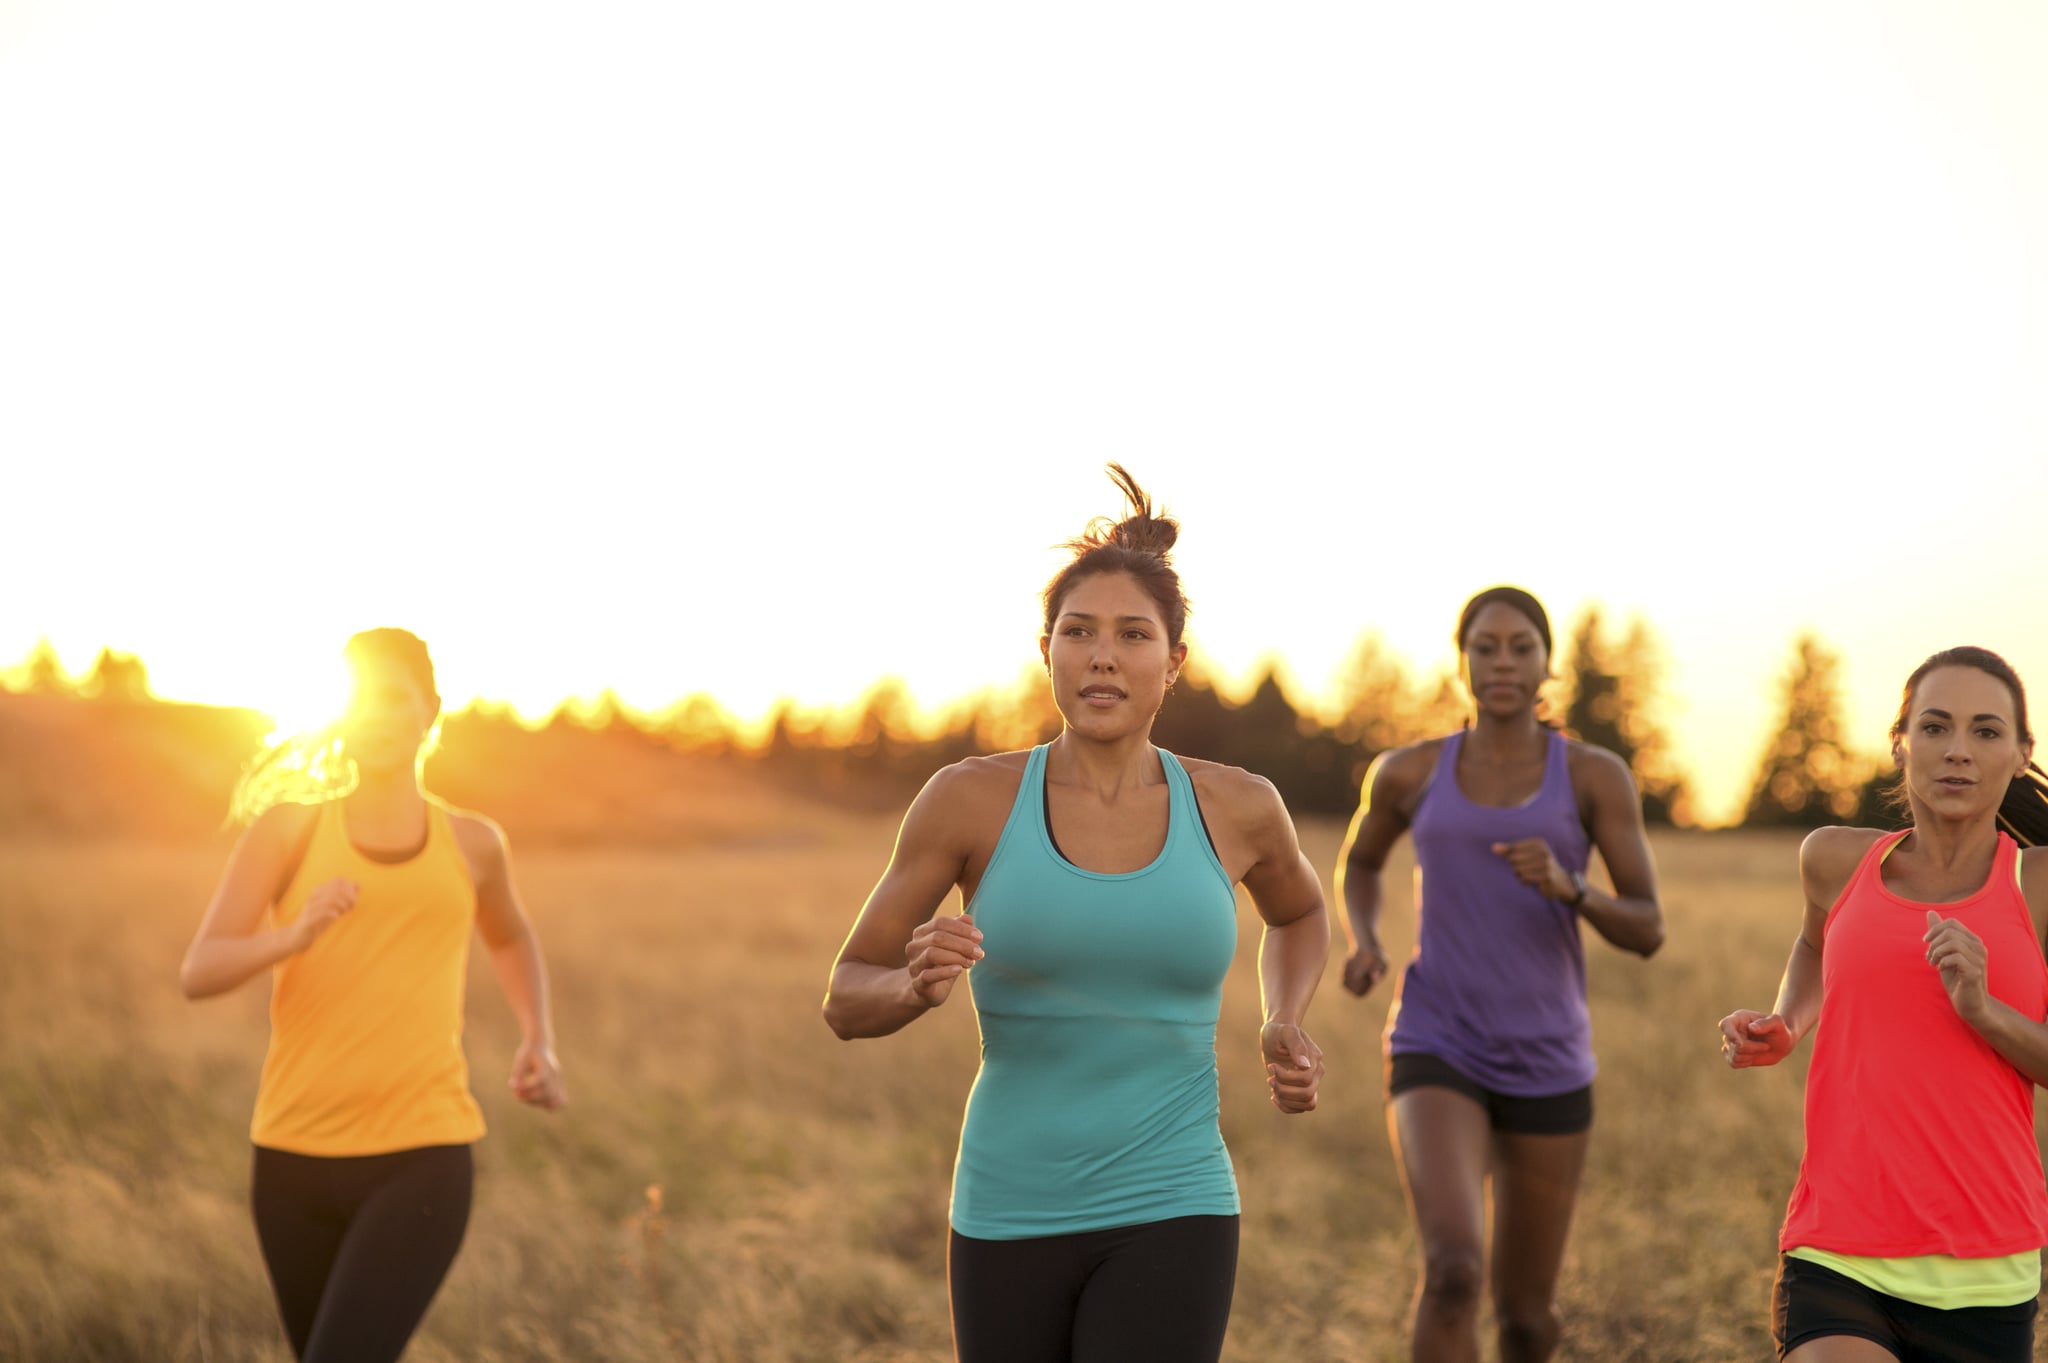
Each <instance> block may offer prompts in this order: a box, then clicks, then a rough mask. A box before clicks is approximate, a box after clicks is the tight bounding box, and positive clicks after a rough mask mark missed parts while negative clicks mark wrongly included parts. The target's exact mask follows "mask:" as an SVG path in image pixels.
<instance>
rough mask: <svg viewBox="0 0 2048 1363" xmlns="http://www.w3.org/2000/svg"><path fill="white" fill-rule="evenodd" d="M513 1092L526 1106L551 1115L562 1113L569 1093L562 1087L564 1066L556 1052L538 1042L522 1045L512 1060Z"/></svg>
mask: <svg viewBox="0 0 2048 1363" xmlns="http://www.w3.org/2000/svg"><path fill="white" fill-rule="evenodd" d="M511 1085H512V1093H513V1096H514V1097H516V1098H518V1099H519V1101H520V1102H522V1103H531V1104H533V1105H534V1106H535V1107H537V1108H541V1109H543V1110H544V1111H547V1112H555V1111H559V1110H560V1109H561V1107H562V1105H563V1104H565V1103H567V1102H568V1101H569V1094H568V1091H567V1090H566V1089H564V1088H563V1087H562V1067H561V1066H560V1065H559V1064H558V1063H556V1060H555V1053H554V1051H553V1049H551V1048H550V1047H547V1046H543V1045H540V1044H539V1043H538V1042H533V1041H528V1042H523V1043H521V1045H520V1047H519V1052H518V1054H516V1055H514V1056H513V1057H512V1079H511Z"/></svg>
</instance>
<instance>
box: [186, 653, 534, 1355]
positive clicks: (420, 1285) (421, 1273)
mask: <svg viewBox="0 0 2048 1363" xmlns="http://www.w3.org/2000/svg"><path fill="white" fill-rule="evenodd" d="M345 656H346V657H347V659H348V661H349V664H350V666H351V667H352V668H353V670H354V674H355V686H354V691H353V694H352V697H351V700H350V704H349V709H348V714H347V717H346V718H345V719H344V720H343V721H342V722H341V724H340V725H339V726H338V728H337V730H336V733H335V736H334V737H333V738H332V739H325V738H323V740H322V741H321V742H318V743H311V744H301V745H285V746H283V747H281V748H279V749H274V750H272V751H271V752H270V753H268V754H266V756H265V757H263V758H261V759H259V760H258V762H257V763H255V764H254V765H253V766H252V768H251V770H250V772H249V774H248V775H246V776H245V777H244V778H243V782H242V786H241V788H240V789H239V790H238V791H237V792H236V800H235V811H234V812H235V814H236V815H238V816H240V817H242V818H247V819H250V820H251V822H250V823H249V828H248V831H247V832H246V833H244V834H243V836H242V840H241V842H240V844H239V845H238V846H237V847H236V848H235V852H234V856H233V858H232V859H231V860H230V861H229V863H228V867H227V870H226V872H225V873H224V874H223V876H222V877H221V882H220V885H219V887H218V888H217V889H216V890H215V891H214V896H213V902H212V903H211V904H210V905H209V906H208V907H207V910H206V917H205V920H204V921H203V922H202V923H201V924H200V926H199V932H198V935H197V936H196V937H194V939H193V941H192V945H191V948H190V949H189V950H188V951H187V952H186V954H185V962H184V967H183V969H182V971H181V973H180V979H181V982H182V983H183V985H184V989H185V993H186V995H187V996H188V997H191V998H195V999H196V998H205V997H208V996H210V995H213V994H220V993H225V992H227V991H228V990H231V989H234V988H235V987H237V986H238V985H241V984H243V983H245V982H247V981H248V980H250V979H253V978H255V977H256V976H257V975H259V974H262V973H264V972H265V971H268V972H270V974H271V979H272V984H271V1000H270V1020H271V1032H270V1049H269V1053H268V1054H267V1055H266V1056H265V1058H264V1062H263V1077H262V1080H261V1083H260V1085H259V1087H258V1089H257V1096H256V1115H255V1119H254V1120H253V1121H252V1123H251V1124H250V1138H251V1140H252V1142H253V1143H254V1145H255V1160H254V1171H253V1174H252V1177H251V1181H250V1199H251V1202H252V1204H253V1207H254V1211H255V1218H256V1232H257V1239H258V1240H259V1241H260V1242H261V1245H262V1249H263V1260H264V1265H265V1267H266V1268H267V1269H268V1270H269V1273H270V1280H271V1286H272V1288H273V1289H274V1290H275V1292H276V1296H277V1305H278V1313H279V1315H280V1316H281V1317H282V1318H283V1322H284V1327H285V1333H286V1334H287V1336H289V1338H290V1340H291V1346H292V1352H293V1354H294V1355H295V1356H297V1357H298V1358H300V1359H303V1360H305V1363H342V1361H343V1360H346V1361H347V1363H389V1361H390V1360H394V1359H396V1358H397V1357H398V1356H399V1355H400V1354H401V1353H403V1352H404V1350H405V1345H406V1341H407V1340H408V1339H410V1338H411V1336H412V1332H413V1330H414V1329H415V1327H417V1326H418V1324H419V1322H420V1319H421V1317H423V1316H424V1315H425V1314H426V1310H427V1306H428V1304H429V1303H430V1302H431V1301H432V1300H433V1297H434V1294H435V1292H436V1291H437V1290H438V1289H439V1288H440V1285H441V1280H442V1278H443V1277H444V1276H445V1275H446V1274H447V1271H448V1267H449V1265H450V1264H451V1263H453V1262H454V1259H455V1253H456V1250H457V1249H458V1248H460V1246H461V1244H462V1235H463V1230H464V1228H465V1227H466V1226H467V1224H468V1220H469V1201H470V1180H471V1163H470V1145H471V1143H472V1142H474V1141H475V1140H477V1138H479V1137H480V1136H482V1135H483V1133H484V1122H483V1113H482V1112H481V1111H480V1110H479V1109H478V1107H477V1104H476V1099H475V1098H474V1097H472V1096H471V1094H470V1091H469V1070H468V1065H467V1063H466V1062H465V1060H464V1058H463V1053H462V1012H463V980H464V976H465V974H466V968H467V963H468V959H469V939H470V934H471V933H472V932H481V934H482V935H483V939H484V943H485V945H486V947H487V948H488V949H489V950H490V953H491V963H492V965H493V966H494V967H496V971H497V975H498V980H499V983H500V984H501V985H502V986H503V988H504V991H505V996H506V998H507V1000H508V1001H509V1002H510V1003H511V1005H512V1011H513V1013H514V1014H515V1015H516V1016H517V1017H518V1020H519V1027H520V1032H521V1035H522V1037H523V1041H522V1044H521V1045H520V1047H519V1051H518V1054H517V1056H516V1058H515V1059H514V1061H513V1067H512V1079H511V1085H512V1090H513V1092H514V1093H515V1094H516V1095H517V1096H518V1097H519V1098H520V1099H521V1100H522V1101H524V1102H527V1103H531V1104H533V1105H535V1106H537V1107H540V1108H544V1109H548V1110H553V1109H555V1108H558V1107H560V1106H561V1105H562V1101H563V1092H562V1077H561V1071H560V1069H559V1068H558V1067H557V1065H556V1063H555V1055H554V1034H553V1025H552V1023H551V1022H550V1021H549V1016H548V997H547V973H546V970H545V968H544V966H543V964H542V961H541V955H540V944H539V942H538V940H537V939H536V938H535V936H534V932H533V928H532V925H531V924H530V923H528V921H527V918H526V914H525V912H524V911H523V910H522V909H521V907H520V904H519V898H518V895H517V894H516V893H515V892H514V890H513V887H512V873H511V867H510V865H509V863H508V861H507V857H506V852H505V842H504V835H503V834H502V833H500V832H499V830H498V826H497V825H496V824H494V823H492V822H491V821H490V820H488V819H485V818H483V817H481V816H480V815H476V814H470V813H466V812H464V811H462V810H458V809H454V808H451V807H450V806H448V805H446V804H443V803H442V802H441V801H439V800H437V799H435V798H434V797H432V796H431V795H428V794H427V793H426V792H425V791H424V790H422V789H421V787H420V780H419V766H420V759H421V755H422V753H423V751H424V749H425V747H426V744H427V740H428V736H429V735H430V734H431V733H432V732H433V728H434V724H435V721H436V718H437V717H438V715H439V714H440V709H441V698H440V696H439V695H438V694H437V693H436V691H435V689H434V670H433V664H432V662H431V661H430V660H429V659H428V657H427V650H426V645H424V644H422V643H421V642H420V641H419V639H417V638H416V637H414V636H413V635H411V634H408V633H407V632H406V631H404V630H396V629H376V630H369V631H367V632H365V633H362V634H358V635H356V636H355V637H354V638H352V639H350V640H349V641H348V646H347V648H346V650H345ZM301 759H302V760H301ZM351 777H352V778H353V779H352V783H351V784H348V785H347V787H346V789H345V790H343V791H342V792H341V793H339V794H335V793H334V792H333V791H332V790H328V789H323V787H325V786H328V785H330V784H332V783H334V782H337V781H340V782H348V781H349V779H350V778H351ZM306 795H315V796H320V795H324V796H325V797H326V798H316V799H312V800H305V799H300V798H294V797H298V796H306Z"/></svg>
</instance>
